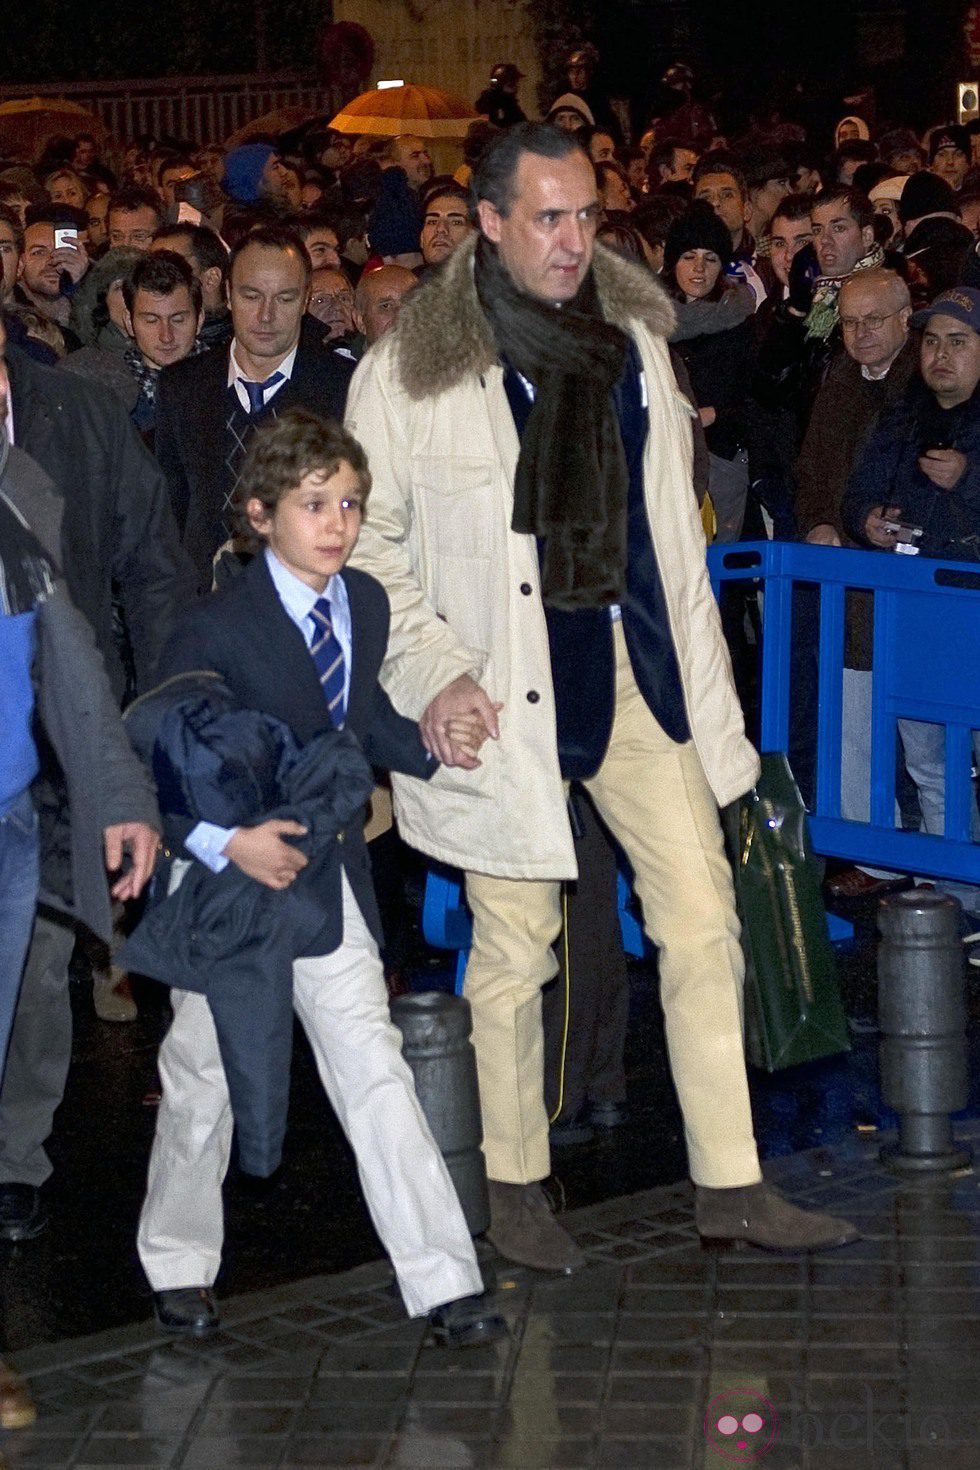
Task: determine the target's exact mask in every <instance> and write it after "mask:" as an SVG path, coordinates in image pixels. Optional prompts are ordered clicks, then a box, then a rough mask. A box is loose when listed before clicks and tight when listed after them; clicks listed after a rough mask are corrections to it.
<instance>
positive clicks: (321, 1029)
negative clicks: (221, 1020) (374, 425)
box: [138, 410, 506, 1346]
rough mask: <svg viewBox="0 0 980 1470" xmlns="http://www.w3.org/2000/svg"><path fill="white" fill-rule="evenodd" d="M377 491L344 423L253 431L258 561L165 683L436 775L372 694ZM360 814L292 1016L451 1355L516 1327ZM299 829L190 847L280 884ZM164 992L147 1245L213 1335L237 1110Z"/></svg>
mask: <svg viewBox="0 0 980 1470" xmlns="http://www.w3.org/2000/svg"><path fill="white" fill-rule="evenodd" d="M369 487H370V476H369V474H368V469H367V461H366V459H365V456H364V452H363V450H362V449H361V447H360V445H359V444H357V443H356V441H355V440H353V439H352V438H351V437H350V435H348V434H347V433H346V432H344V430H342V429H341V428H340V427H339V426H338V425H335V424H328V423H326V422H325V421H324V420H322V419H320V418H318V417H317V416H316V415H314V414H310V413H307V412H305V411H300V410H293V411H291V412H289V413H285V414H283V415H282V417H281V418H279V419H278V420H277V421H276V422H275V423H274V424H272V425H271V426H270V427H268V428H266V429H262V430H260V431H259V432H258V433H257V434H256V435H255V436H254V439H253V442H252V444H251V446H250V448H249V452H248V455H247V457H246V460H245V464H244V468H243V472H242V477H241V480H240V483H239V487H238V504H239V509H240V512H241V513H242V518H243V521H244V523H245V525H246V526H247V529H248V531H249V532H250V534H251V536H252V538H253V540H254V541H255V544H256V547H257V548H258V554H257V555H256V556H255V557H254V559H253V560H252V561H251V562H250V563H249V564H248V566H247V567H246V569H245V570H244V571H243V572H242V573H241V575H240V576H238V577H237V578H235V579H234V580H233V581H232V582H231V583H230V585H228V586H227V587H226V588H225V589H224V590H223V591H222V592H219V593H218V594H216V595H215V596H214V597H212V598H211V599H210V600H209V601H207V602H206V603H204V604H201V605H200V606H199V607H197V608H195V609H194V610H193V611H192V612H191V613H190V614H189V615H188V616H187V617H186V618H185V619H184V621H183V623H182V625H181V626H180V627H179V628H178V630H177V632H176V633H175V635H174V637H173V640H172V642H171V645H170V647H169V649H168V650H167V652H166V654H165V656H164V661H163V669H162V673H163V677H164V678H168V677H171V676H172V675H175V674H178V673H182V672H185V671H188V670H192V669H205V670H213V671H214V672H216V673H218V674H220V675H221V677H222V678H223V679H224V681H225V683H226V684H227V685H228V687H229V688H230V690H231V692H232V693H233V694H234V695H235V696H236V697H237V698H238V699H239V700H240V701H241V703H242V704H243V705H244V706H245V707H247V708H249V709H254V710H259V711H262V712H264V713H266V714H270V715H274V716H275V717H276V718H278V719H281V720H283V721H285V722H286V723H287V724H288V725H289V726H290V727H291V729H292V730H293V732H294V733H295V735H296V736H297V737H298V739H299V740H300V741H301V742H303V743H304V744H305V743H306V742H307V741H309V740H310V739H311V738H312V737H313V736H314V735H316V734H317V733H318V732H320V731H323V730H329V729H330V728H338V727H341V726H342V727H343V728H344V729H346V730H350V731H352V732H353V733H354V734H355V735H356V736H357V738H358V740H359V741H360V743H361V745H362V747H363V749H364V753H365V755H366V756H367V758H368V760H369V761H371V762H372V763H374V764H377V765H381V766H385V767H388V768H391V767H394V768H395V769H397V770H400V771H402V772H406V773H407V774H409V775H414V776H417V777H419V778H420V779H425V778H426V777H427V776H429V775H430V774H431V770H432V768H433V764H434V763H433V762H432V760H431V758H430V757H429V756H428V754H427V753H426V751H425V749H424V747H423V745H422V742H421V738H420V736H419V731H418V727H417V726H416V725H414V724H413V723H412V722H410V721H409V720H406V719H404V718H403V717H402V716H401V715H398V714H397V713H396V712H395V710H394V709H393V708H392V706H391V704H390V702H389V700H388V698H387V696H386V695H385V694H384V692H383V690H382V689H381V687H380V685H379V684H378V670H379V669H380V667H381V662H382V659H383V657H384V653H385V648H386V645H387V637H388V617H389V609H388V599H387V596H386V594H385V593H384V591H383V590H382V588H381V587H380V585H379V584H378V583H377V582H375V581H374V579H373V578H371V577H369V576H366V575H365V574H364V573H362V572H357V571H353V570H344V567H345V563H346V562H347V559H348V557H349V556H350V553H351V551H352V550H353V547H354V543H355V542H356V540H357V537H358V532H359V530H360V525H361V516H362V512H363V507H364V502H365V499H366V497H367V493H368V490H369ZM455 735H456V738H457V739H458V740H459V742H460V743H462V744H466V743H467V742H470V748H471V749H474V748H476V747H477V746H478V743H479V734H478V732H476V731H468V730H467V729H466V728H463V727H460V728H458V729H456V731H455ZM363 816H364V813H363V810H362V811H361V812H360V813H359V814H358V815H357V816H356V817H355V818H354V820H353V821H352V822H351V823H350V824H349V825H348V827H347V828H346V829H345V830H344V831H343V832H342V833H341V834H340V842H339V846H338V853H339V854H340V860H339V861H337V862H335V863H333V864H332V866H331V867H330V868H329V870H328V873H327V876H326V877H325V879H324V882H323V889H324V890H325V891H323V892H322V894H321V892H320V891H319V889H318V891H317V899H318V901H319V900H320V899H321V898H322V903H323V908H324V912H325V915H326V916H327V918H328V920H331V919H332V920H335V932H336V946H337V947H336V948H333V949H331V951H330V952H329V953H326V954H322V955H319V956H317V957H315V958H312V959H311V958H302V959H295V960H294V962H293V1005H294V1008H295V1010H296V1013H297V1015H298V1016H299V1018H300V1021H301V1022H302V1024H303V1027H304V1029H305V1031H306V1033H307V1035H308V1037H309V1039H310V1043H311V1045H312V1047H313V1051H314V1054H315V1056H316V1062H317V1067H318V1069H319V1072H320V1077H321V1080H322V1082H323V1085H324V1088H325V1090H326V1092H327V1095H328V1097H329V1098H330V1101H331V1103H332V1104H333V1106H334V1109H335V1111H336V1113H337V1116H338V1118H339V1119H340V1122H341V1124H342V1125H343V1128H344V1131H345V1132H346V1134H347V1137H348V1139H349V1141H350V1144H351V1147H352V1148H353V1150H354V1154H355V1157H356V1160H357V1167H358V1171H359V1174H360V1178H361V1184H362V1186H363V1189H364V1194H365V1197H366V1199H367V1203H368V1207H369V1209H370V1211H371V1216H372V1219H373V1220H374V1224H375V1227H376V1229H377V1231H378V1234H379V1236H380V1237H381V1240H382V1242H383V1243H384V1246H385V1249H386V1250H387V1252H388V1254H389V1256H390V1257H391V1260H392V1264H393V1266H394V1268H395V1273H396V1276H397V1278H398V1284H399V1287H400V1289H401V1292H402V1296H403V1298H404V1301H405V1306H406V1308H407V1310H408V1312H409V1315H410V1316H413V1317H417V1316H422V1315H425V1314H428V1316H429V1320H430V1324H431V1330H432V1335H433V1337H434V1338H435V1339H436V1341H438V1342H441V1343H443V1344H446V1345H449V1346H468V1345H470V1344H472V1343H478V1342H487V1341H491V1340H492V1339H493V1338H495V1337H499V1336H501V1335H502V1334H503V1333H504V1331H505V1330H506V1329H505V1327H504V1324H503V1322H502V1320H501V1319H500V1318H499V1317H497V1316H495V1315H493V1314H492V1313H490V1312H489V1311H488V1309H487V1307H486V1305H485V1303H484V1301H483V1300H482V1299H481V1296H480V1293H482V1290H483V1285H482V1280H481V1277H480V1272H479V1269H478V1266H477V1262H476V1257H475V1254H474V1251H473V1244H472V1241H471V1239H470V1236H469V1233H468V1231H467V1228H466V1224H465V1221H464V1218H463V1214H462V1210H461V1208H460V1205H459V1201H458V1199H457V1197H456V1194H455V1191H454V1189H453V1185H452V1182H451V1180H450V1178H449V1175H448V1172H447V1170H446V1167H445V1164H444V1162H443V1160H442V1157H441V1155H440V1153H439V1151H438V1149H437V1148H436V1145H435V1143H434V1142H433V1139H432V1135H431V1133H430V1132H429V1129H428V1126H427V1124H426V1122H425V1118H424V1116H423V1114H422V1111H421V1108H420V1107H419V1103H418V1099H417V1097H416V1095H415V1089H414V1086H413V1082H412V1076H411V1073H410V1071H409V1069H408V1067H407V1065H406V1063H405V1062H404V1060H403V1059H402V1055H401V1044H400V1035H399V1032H398V1030H397V1028H396V1027H395V1026H394V1025H393V1024H392V1021H391V1019H390V1016H389V1013H388V999H387V991H386V988H385V983H384V978H383V973H382V967H381V962H380V959H379V955H378V940H379V938H380V923H379V919H378V912H377V907H376V904H375V899H374V893H373V890H372V885H371V877H370V869H369V865H368V857H367V851H366V847H365V844H364V838H363V831H362V827H363ZM303 832H304V829H303V828H302V827H300V826H299V825H298V824H297V823H295V822H287V821H277V820H270V821H263V822H261V823H259V824H258V825H256V826H253V827H240V828H237V829H235V830H233V831H227V830H224V829H221V828H217V827H213V826H210V825H208V824H206V823H198V825H197V826H196V827H195V828H194V829H193V830H192V831H191V832H190V834H189V835H188V836H187V838H186V848H187V849H188V851H189V853H190V854H192V855H193V856H194V857H196V858H197V859H198V860H199V861H201V862H204V863H206V864H207V865H208V866H209V867H210V868H212V870H213V871H216V872H217V871H220V870H221V869H222V868H223V867H224V866H225V865H226V864H227V863H229V862H231V863H234V864H236V865H237V866H238V868H240V869H241V871H242V872H243V873H245V874H247V875H248V876H249V877H250V878H252V879H254V880H255V881H256V882H258V883H263V884H265V885H266V886H267V887H269V888H273V889H286V888H288V887H289V885H290V884H291V883H292V882H293V881H294V880H295V878H296V875H297V873H298V872H300V871H301V870H302V868H303V867H305V866H306V863H307V859H306V857H305V856H304V854H303V853H301V852H300V851H299V850H298V849H297V848H296V847H295V846H294V845H292V844H290V843H289V842H288V841H287V840H286V839H287V838H288V837H289V836H298V835H302V834H303ZM331 932H334V930H331ZM171 994H172V1000H173V1008H174V1019H173V1024H172V1026H171V1028H170V1030H169V1032H168V1033H167V1036H166V1038H165V1039H164V1042H163V1045H162V1046H161V1049H160V1077H161V1082H162V1100H161V1104H160V1110H159V1115H158V1119H157V1130H156V1137H155V1139H154V1142H153V1150H152V1153H151V1156H150V1165H149V1179H148V1185H147V1194H146V1199H145V1201H144V1205H143V1210H142V1214H141V1217H140V1225H139V1237H138V1246H139V1254H140V1259H141V1261H142V1263H143V1268H144V1270H145V1271H146V1274H147V1277H148V1279H149V1282H150V1285H151V1287H152V1288H153V1292H154V1302H155V1308H156V1315H157V1320H158V1321H159V1323H160V1325H161V1326H162V1327H165V1328H166V1329H168V1330H170V1331H173V1332H177V1333H184V1334H188V1335H192V1336H197V1337H202V1336H206V1335H208V1334H209V1333H211V1332H213V1331H215V1330H216V1329H217V1326H218V1309H217V1306H216V1304H215V1300H214V1296H213V1294H212V1291H211V1286H212V1284H213V1282H214V1279H215V1277H216V1275H217V1273H218V1268H219V1265H220V1262H221V1246H222V1234H223V1230H222V1226H223V1221H222V1201H221V1184H222V1180H223V1179H224V1176H225V1173H226V1171H227V1167H228V1157H229V1150H230V1146H231V1137H232V1129H233V1119H232V1114H231V1109H230V1105H229V1097H228V1086H227V1081H226V1078H225V1073H224V1070H223V1068H222V1065H221V1059H220V1054H219V1049H218V1041H217V1036H216V1032H215V1027H214V1022H213V1020H212V1017H211V1013H210V1010H209V1008H208V1004H207V1001H206V1000H205V998H204V997H203V996H202V995H198V994H194V993H191V992H189V991H184V990H174V991H172V992H171Z"/></svg>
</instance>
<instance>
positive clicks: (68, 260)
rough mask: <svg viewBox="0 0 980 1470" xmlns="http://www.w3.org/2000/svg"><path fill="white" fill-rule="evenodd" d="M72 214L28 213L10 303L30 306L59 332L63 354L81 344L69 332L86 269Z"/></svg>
mask: <svg viewBox="0 0 980 1470" xmlns="http://www.w3.org/2000/svg"><path fill="white" fill-rule="evenodd" d="M75 213H76V212H75V211H74V210H67V211H66V210H65V208H64V207H63V206H62V207H60V208H59V207H58V206H52V207H50V208H48V207H46V206H43V207H41V208H37V209H31V210H29V211H28V222H27V225H26V226H25V228H24V248H23V250H22V252H21V257H20V264H19V266H18V270H17V285H16V286H15V287H14V300H15V301H16V302H20V304H21V305H23V306H33V308H34V309H35V311H39V312H40V313H41V315H42V316H45V317H47V318H48V320H49V321H52V322H54V323H55V325H56V326H57V327H58V328H59V330H60V331H61V334H62V337H63V339H64V343H65V349H66V351H72V350H74V348H76V347H79V346H80V345H81V344H80V342H79V340H78V338H77V337H76V336H75V334H74V332H72V331H71V330H70V329H69V326H68V317H69V313H70V311H71V298H72V296H73V295H74V294H75V292H76V290H77V289H78V287H79V285H80V283H81V281H82V279H83V277H84V276H85V273H86V272H87V270H88V268H89V258H88V253H87V251H86V249H85V242H84V240H83V239H82V236H81V234H80V232H79V228H78V221H77V219H75V218H73V216H74V215H75Z"/></svg>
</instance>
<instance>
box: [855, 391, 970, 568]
mask: <svg viewBox="0 0 980 1470" xmlns="http://www.w3.org/2000/svg"><path fill="white" fill-rule="evenodd" d="M940 439H942V440H945V441H946V444H947V447H949V448H951V449H958V450H959V451H960V453H961V454H964V455H965V456H966V468H965V470H964V471H963V474H962V477H961V478H960V480H959V482H958V483H957V484H956V485H954V486H953V488H952V490H941V489H940V488H939V486H938V485H934V484H933V482H932V481H931V480H930V479H929V477H928V476H927V475H924V474H923V473H922V471H921V470H920V468H919V457H920V455H921V454H922V453H923V452H924V450H926V449H927V448H929V447H930V446H933V445H936V444H937V443H938V442H939V441H940ZM879 505H897V506H898V507H899V509H900V513H901V519H902V521H903V522H904V523H905V524H906V525H911V526H918V527H920V528H921V529H922V533H923V534H922V537H921V539H920V540H919V541H918V542H917V543H916V544H917V545H918V547H919V550H920V552H921V554H922V555H923V556H935V557H949V558H953V559H955V560H958V561H980V389H977V390H976V391H975V392H974V394H973V397H972V398H971V399H969V400H968V401H967V402H966V403H964V404H962V405H960V406H959V407H958V408H954V409H948V410H942V409H940V408H938V406H937V404H936V399H935V395H934V394H933V393H932V392H931V391H930V390H929V389H928V388H927V387H926V385H925V383H923V381H922V379H921V378H919V377H914V378H913V379H912V381H911V382H910V383H909V385H908V387H907V388H906V390H905V393H904V394H903V395H902V397H901V398H900V399H899V401H898V402H897V403H896V404H895V406H894V407H893V408H892V409H891V410H890V412H888V413H886V414H884V415H883V416H882V417H881V418H880V419H879V420H878V423H877V426H876V427H875V430H874V433H873V434H872V435H871V436H870V438H868V439H867V440H866V441H865V443H864V447H863V450H862V452H861V455H860V457H859V458H858V461H857V463H856V464H855V466H854V470H853V473H852V475H851V478H850V481H849V483H848V487H847V490H846V491H845V494H844V499H843V504H842V506H841V519H842V521H843V524H844V529H845V530H846V531H847V532H848V534H849V535H851V536H853V537H854V539H855V541H858V542H860V543H861V544H862V545H866V544H867V541H866V538H865V535H864V523H865V521H866V520H867V518H868V514H869V512H870V511H872V510H874V509H875V507H876V506H879Z"/></svg>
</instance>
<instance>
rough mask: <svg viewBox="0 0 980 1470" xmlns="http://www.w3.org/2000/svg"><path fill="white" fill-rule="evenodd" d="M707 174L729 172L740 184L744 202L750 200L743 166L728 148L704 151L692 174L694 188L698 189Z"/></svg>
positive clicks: (739, 188) (739, 187)
mask: <svg viewBox="0 0 980 1470" xmlns="http://www.w3.org/2000/svg"><path fill="white" fill-rule="evenodd" d="M706 174H728V175H729V176H730V177H731V178H733V179H734V180H735V182H736V184H737V185H738V190H739V193H740V194H741V196H742V202H743V203H745V202H746V201H747V200H748V197H749V189H748V185H747V184H746V182H745V175H744V174H743V172H742V166H741V164H740V162H739V160H738V158H737V157H736V155H735V154H734V153H730V152H729V150H728V149H727V148H713V149H712V150H711V152H710V153H702V155H701V157H700V158H699V159H698V161H697V163H696V164H695V165H694V172H693V173H692V175H691V186H692V188H694V189H695V190H696V189H697V187H698V184H700V182H701V180H702V179H703V178H704V176H705V175H706Z"/></svg>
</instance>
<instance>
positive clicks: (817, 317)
mask: <svg viewBox="0 0 980 1470" xmlns="http://www.w3.org/2000/svg"><path fill="white" fill-rule="evenodd" d="M884 263H885V252H884V251H883V250H882V248H881V246H880V245H872V247H871V249H870V250H869V251H868V253H867V255H862V256H861V259H860V260H859V261H858V263H857V265H856V266H855V267H854V269H853V271H851V272H850V273H849V275H846V276H818V277H817V279H816V280H815V281H814V283H813V302H812V305H811V306H810V311H809V314H808V315H807V319H806V335H807V337H808V338H809V337H818V338H819V339H820V341H821V342H826V340H827V338H828V337H829V336H830V334H831V332H832V331H833V330H834V328H835V327H836V325H837V298H838V296H839V295H840V288H841V286H843V284H844V282H845V281H847V280H849V279H850V277H851V276H853V275H857V273H858V271H872V270H876V269H877V268H878V266H880V265H884Z"/></svg>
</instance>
